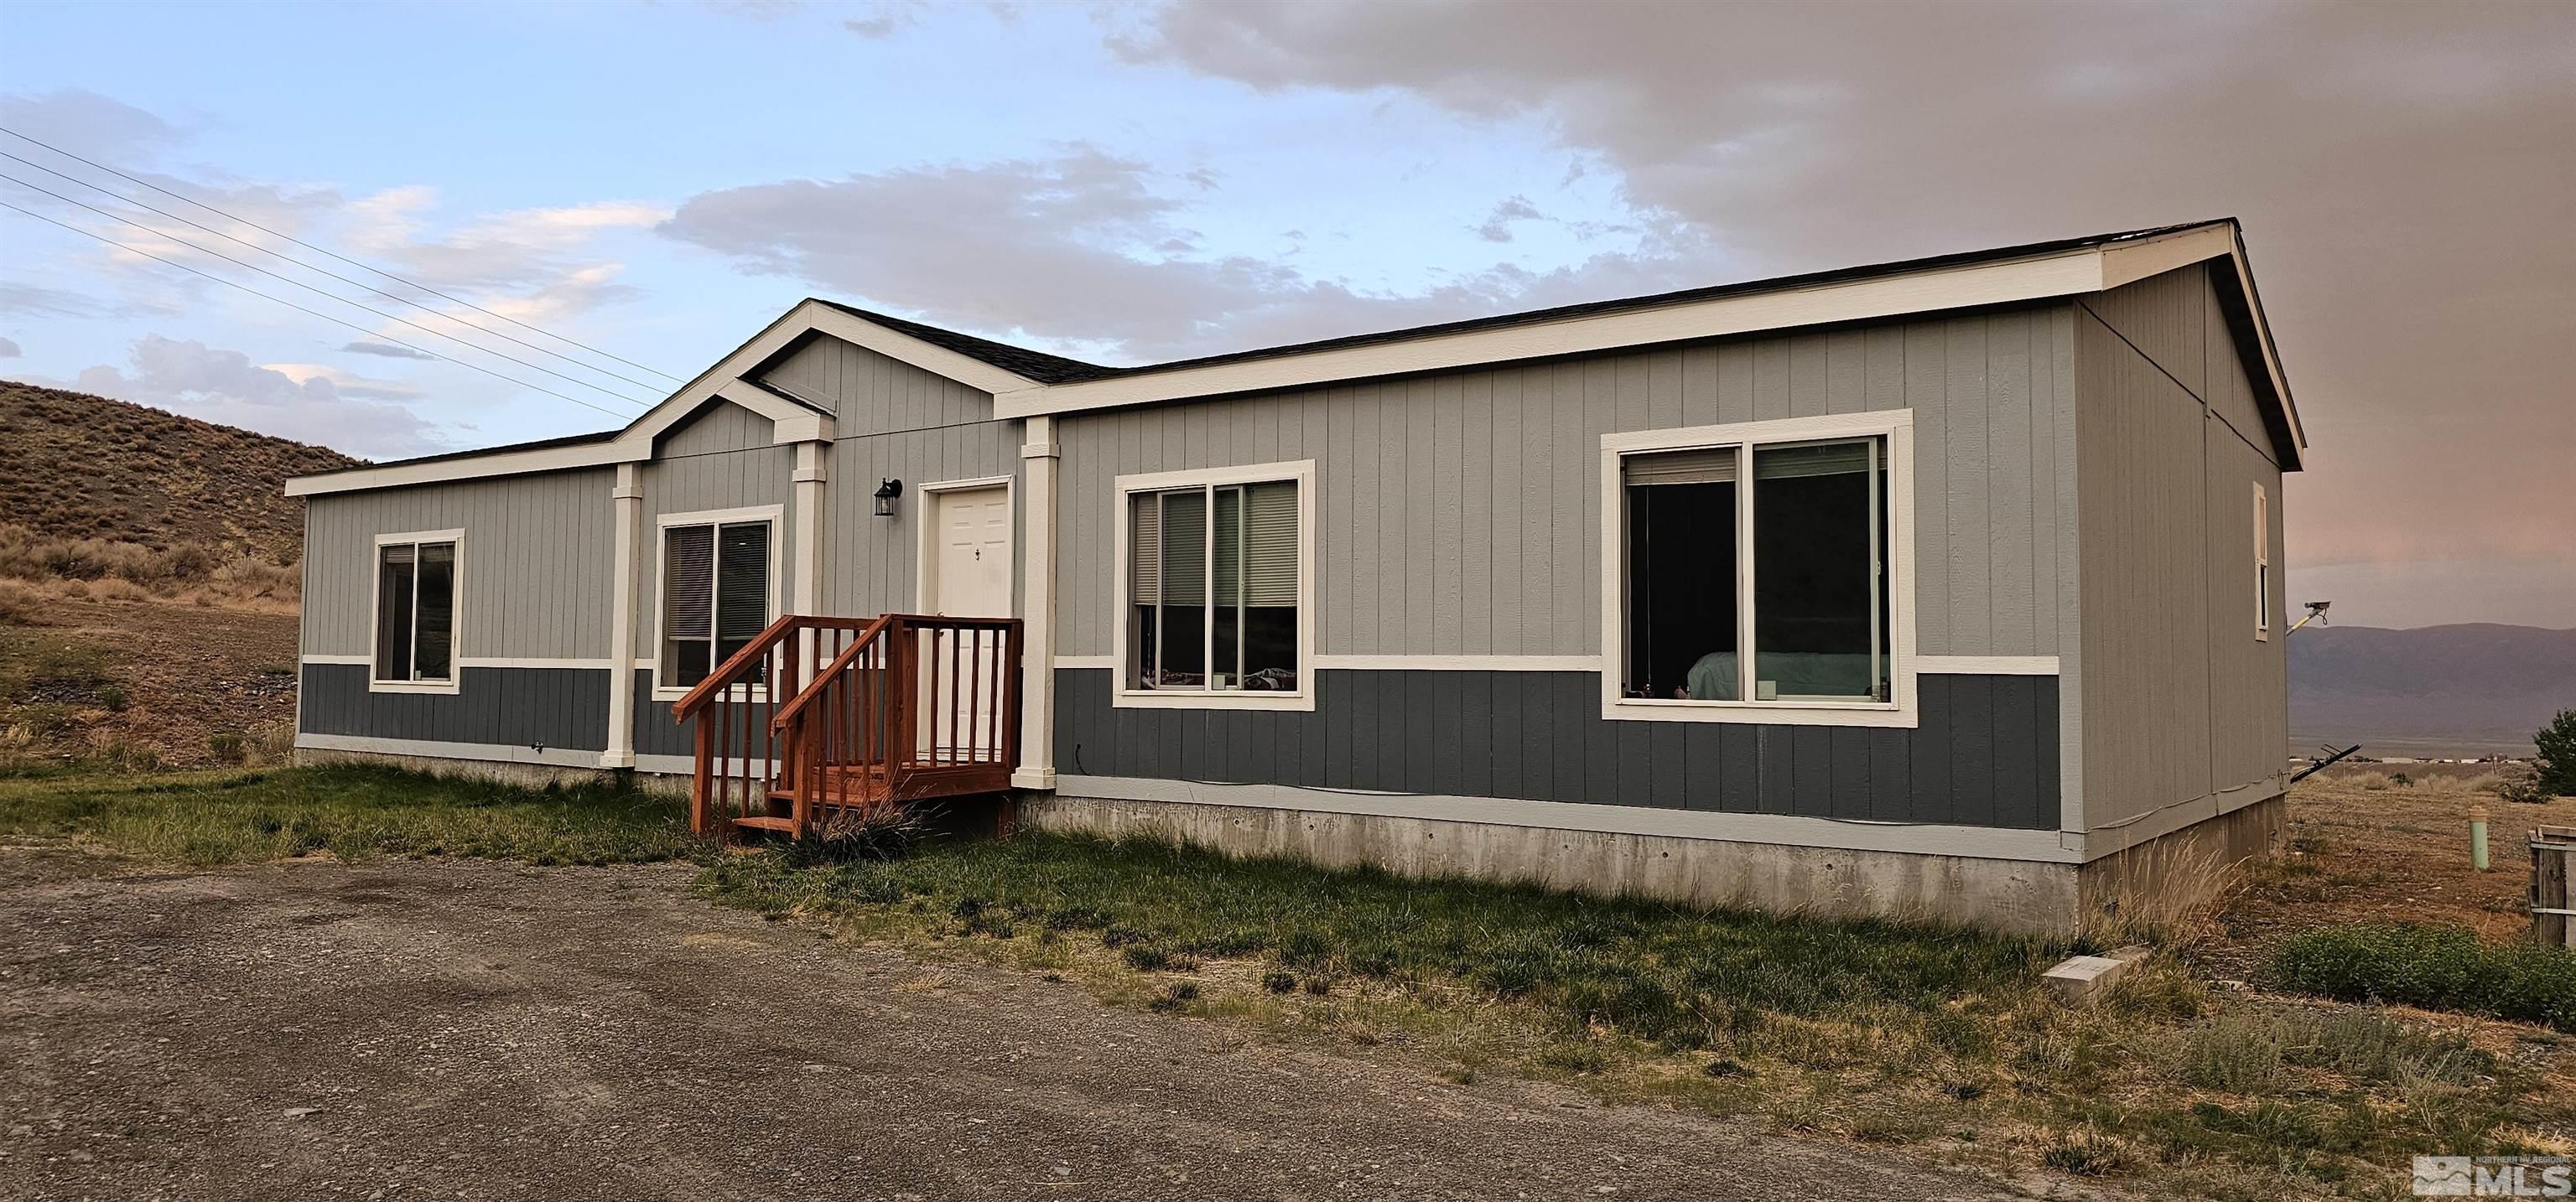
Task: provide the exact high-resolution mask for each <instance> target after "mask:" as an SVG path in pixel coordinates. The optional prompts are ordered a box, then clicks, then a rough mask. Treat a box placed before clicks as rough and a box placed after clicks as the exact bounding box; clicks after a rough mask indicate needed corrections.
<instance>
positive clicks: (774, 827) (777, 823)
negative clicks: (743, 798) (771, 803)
mask: <svg viewBox="0 0 2576 1202" xmlns="http://www.w3.org/2000/svg"><path fill="white" fill-rule="evenodd" d="M733 824H734V825H735V826H747V827H750V828H752V829H753V830H762V831H788V832H791V833H792V832H794V831H795V829H796V820H795V819H793V818H770V817H767V816H764V815H757V814H755V815H746V816H742V817H737V818H735V819H734V820H733Z"/></svg>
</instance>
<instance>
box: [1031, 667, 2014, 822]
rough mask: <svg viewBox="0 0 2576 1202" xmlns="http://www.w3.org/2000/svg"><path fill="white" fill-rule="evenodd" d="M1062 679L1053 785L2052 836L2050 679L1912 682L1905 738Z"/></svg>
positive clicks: (1490, 697) (1499, 677) (1435, 684)
mask: <svg viewBox="0 0 2576 1202" xmlns="http://www.w3.org/2000/svg"><path fill="white" fill-rule="evenodd" d="M1110 676H1111V674H1110V673H1109V672H1108V671H1106V670H1103V669H1095V668H1066V669H1060V670H1058V672H1057V674H1056V682H1057V683H1056V697H1057V705H1058V710H1057V720H1056V738H1055V741H1056V770H1057V771H1059V772H1064V773H1069V774H1074V775H1081V776H1122V777H1145V778H1152V779H1164V780H1192V781H1210V782H1220V783H1235V782H1259V783H1266V784H1287V785H1299V786H1305V787H1310V788H1324V789H1364V790H1369V791H1372V792H1389V793H1428V794H1436V795H1443V796H1459V797H1512V798H1526V799H1531V800H1538V801H1564V802H1582V803H1589V804H1594V805H1633V806H1655V807H1661V808H1665V809H1691V810H1721V811H1733V812H1737V813H1767V814H1794V815H1801V816H1806V817H1815V818H1840V819H1851V820H1855V821H1873V822H1923V823H1942V824H1957V825H1966V826H1991V827H2009V828H2015V829H2024V830H2046V829H2052V828H2054V827H2056V825H2057V816H2058V774H2057V745H2058V744H2057V716H2058V697H2057V680H2056V678H2055V677H2049V676H1950V675H1928V676H1925V677H1923V678H1922V681H1921V686H1922V687H1921V691H1922V713H1923V722H1922V725H1921V726H1920V727H1918V728H1916V729H1913V730H1902V729H1876V730H1873V729H1863V728H1858V727H1827V726H1754V725H1737V724H1725V723H1701V722H1613V721H1608V720H1605V719H1603V718H1602V717H1601V685H1600V678H1599V677H1597V676H1595V675H1593V674H1592V673H1589V672H1405V671H1389V672H1376V671H1365V672H1363V671H1333V670H1327V671H1324V672H1321V673H1318V676H1319V677H1320V680H1319V682H1318V684H1317V688H1318V689H1319V693H1318V695H1317V698H1316V705H1315V709H1314V710H1313V711H1312V712H1281V711H1266V710H1179V709H1120V708H1116V707H1114V706H1112V705H1111V704H1110V687H1109V686H1110Z"/></svg>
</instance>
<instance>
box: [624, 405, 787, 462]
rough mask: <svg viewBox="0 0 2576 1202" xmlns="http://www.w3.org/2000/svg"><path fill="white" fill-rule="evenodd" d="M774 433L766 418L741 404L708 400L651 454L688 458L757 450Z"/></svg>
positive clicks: (668, 432)
mask: <svg viewBox="0 0 2576 1202" xmlns="http://www.w3.org/2000/svg"><path fill="white" fill-rule="evenodd" d="M773 434H774V431H773V429H772V427H771V424H770V421H769V419H768V418H765V417H762V416H761V415H759V414H757V413H754V412H752V411H751V410H749V409H745V408H743V407H742V406H740V405H734V404H728V403H726V402H723V401H709V402H708V403H707V406H706V407H705V408H704V409H701V410H699V411H698V412H697V413H695V414H693V415H691V416H690V418H689V420H687V421H685V422H682V423H681V424H680V425H678V426H677V427H674V428H673V429H671V430H669V431H666V432H665V433H664V434H663V435H662V437H661V439H660V441H659V443H658V445H656V446H655V447H654V448H653V454H654V457H655V458H657V459H689V458H694V457H696V456H699V455H720V454H723V453H725V452H727V451H756V450H759V449H761V448H763V447H767V446H769V445H770V440H771V438H772V437H773Z"/></svg>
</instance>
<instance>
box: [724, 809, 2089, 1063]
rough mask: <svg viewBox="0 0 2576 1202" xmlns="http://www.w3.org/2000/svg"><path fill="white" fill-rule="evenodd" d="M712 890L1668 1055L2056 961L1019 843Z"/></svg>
mask: <svg viewBox="0 0 2576 1202" xmlns="http://www.w3.org/2000/svg"><path fill="white" fill-rule="evenodd" d="M707 888H708V891H709V892H710V893H711V894H712V895H714V896H717V897H720V898H724V899H727V900H731V901H735V902H738V903H742V904H746V905H749V906H752V907H755V908H759V909H764V910H770V911H784V910H803V911H809V912H833V911H837V910H842V909H845V908H847V907H850V906H854V905H866V906H877V905H884V904H886V903H888V902H890V901H897V900H905V899H916V900H918V901H919V902H920V903H921V905H922V906H923V908H925V909H927V910H929V911H931V912H935V913H948V914H954V915H958V916H960V917H965V918H969V919H971V920H973V921H974V922H975V923H978V924H985V925H990V924H994V923H1001V924H1007V925H1008V926H1010V927H1012V928H1014V929H1018V928H1027V929H1031V930H1037V929H1045V930H1052V931H1057V932H1081V933H1085V934H1087V935H1089V936H1090V937H1091V938H1094V939H1097V940H1099V941H1100V942H1101V943H1103V944H1104V945H1107V946H1111V947H1115V948H1118V949H1119V950H1120V952H1121V955H1122V956H1123V958H1124V959H1125V961H1126V962H1127V963H1128V964H1129V965H1131V966H1132V967H1134V968H1137V969H1142V970H1169V969H1172V968H1175V967H1179V966H1186V965H1193V964H1196V963H1197V962H1199V961H1201V960H1217V959H1252V958H1258V959H1263V960H1266V961H1268V962H1269V963H1270V964H1271V965H1274V966H1275V971H1277V972H1280V973H1286V974H1293V975H1294V976H1296V977H1298V978H1307V977H1317V976H1320V977H1326V978H1333V977H1340V978H1357V979H1364V980H1370V981H1377V982H1392V983H1405V982H1419V981H1439V982H1444V983H1449V984H1454V985H1458V986H1463V987H1464V988H1466V989H1468V990H1471V991H1473V992H1475V993H1478V994H1482V995H1487V996H1490V997H1495V998H1502V999H1513V1000H1523V1001H1528V1002H1531V1003H1534V1004H1537V1005H1539V1006H1542V1007H1545V1008H1547V1009H1550V1010H1553V1011H1554V1012H1555V1013H1557V1014H1558V1015H1559V1016H1560V1017H1561V1018H1562V1020H1563V1021H1564V1022H1565V1023H1567V1024H1568V1025H1569V1026H1573V1027H1585V1026H1590V1025H1594V1024H1599V1025H1604V1026H1608V1027H1611V1028H1615V1029H1616V1030H1618V1031H1620V1032H1622V1033H1624V1034H1627V1035H1630V1036H1634V1037H1636V1038H1638V1039H1641V1040H1645V1041H1649V1042H1652V1043H1657V1044H1660V1045H1662V1046H1664V1047H1666V1048H1673V1049H1685V1048H1697V1047H1702V1046H1706V1045H1709V1044H1711V1043H1714V1042H1718V1041H1720V1040H1726V1039H1729V1038H1730V1037H1731V1036H1733V1035H1735V1034H1738V1033H1742V1032H1745V1031H1746V1030H1748V1029H1749V1028H1752V1027H1757V1026H1759V1024H1760V1021H1761V1015H1763V1014H1766V1013H1767V1014H1777V1015H1786V1016H1791V1017H1796V1018H1832V1017H1841V1016H1852V1015H1860V1014H1865V1013H1866V1014H1873V1015H1875V1014H1878V1013H1879V1012H1881V1011H1885V1010H1889V1009H1891V1008H1892V1009H1894V1010H1896V1011H1900V1012H1909V1013H1911V1014H1912V1015H1914V1016H1915V1017H1916V1020H1917V1021H1919V1022H1921V1023H1923V1024H1924V1025H1926V1026H1927V1027H1936V1028H1937V1027H1944V1026H1945V1024H1952V1023H1953V1021H1954V1020H1952V1019H1951V1017H1950V1016H1951V1011H1950V1009H1949V1008H1950V1007H1951V1006H1952V1005H1953V1004H1958V1003H1970V1002H1975V1001H1977V1000H1979V999H1985V1000H1989V1001H1991V1000H1993V999H1998V998H2012V997H2019V996H2022V995H2024V994H2025V993H2026V992H2027V991H2029V990H2031V989H2032V988H2033V982H2034V979H2035V976H2036V974H2037V972H2038V971H2040V970H2041V969H2044V968H2046V967H2047V965H2049V964H2050V963H2052V962H2054V961H2055V960H2056V959H2057V958H2058V957H2059V956H2060V955H2062V954H2063V953H2064V950H2065V949H2064V948H2063V947H2062V946H2060V945H2058V944H2055V943H2052V942H2049V941H2044V940H2031V939H2013V938H2004V937H1999V936H1994V935H1987V934H1981V933H1975V932H1968V931H1961V930H1952V929H1944V928H1938V927H1928V926H1909V925H1904V924H1897V923H1889V922H1875V921H1826V920H1819V919H1802V918H1789V917H1781V916H1777V915H1768V914H1759V913H1752V912H1734V911H1711V910H1698V909H1690V908H1685V907H1678V906H1673V905H1667V904H1662V903H1656V902H1649V901H1639V900H1606V899H1601V898H1595V897H1587V896H1581V895H1576V894H1568V893H1560V892H1553V891H1549V890H1545V889H1540V888H1535V887H1528V886H1515V885H1506V884H1496V883H1490V882H1478V881H1465V880H1433V881H1423V880H1414V879H1408V878H1403V877H1398V876H1394V875H1392V874H1389V873H1385V872H1381V871H1376V870H1372V869H1350V870H1327V869H1321V868H1316V867H1314V866H1312V865H1307V864H1302V863H1298V862H1294V861H1289V860H1281V859H1236V858H1231V857H1227V856H1224V855H1221V854H1219V853H1216V852H1212V851H1208V850H1204V849H1199V848H1191V847H1180V846H1174V845H1171V844H1166V843H1157V842H1148V841H1137V840H1130V841H1126V842H1117V843H1113V842H1108V841H1104V840H1099V839H1090V838H1079V837H1067V836H1059V835H1042V834H1023V835H1021V836H1019V837H1016V838H1013V839H1009V840H1003V841H977V842H947V843H938V844H933V845H929V846H926V847H923V848H922V849H920V850H919V851H917V852H916V853H915V854H913V855H910V856H908V857H904V858H898V859H887V860H860V861H853V862H849V863H844V864H838V865H832V866H826V867H802V868H800V867H798V866H797V865H796V864H795V863H793V862H792V861H791V859H790V858H788V857H772V856H753V857H740V858H734V859H728V860H726V861H723V862H721V863H718V864H716V865H714V866H713V867H712V868H711V869H710V871H709V875H708V882H707Z"/></svg>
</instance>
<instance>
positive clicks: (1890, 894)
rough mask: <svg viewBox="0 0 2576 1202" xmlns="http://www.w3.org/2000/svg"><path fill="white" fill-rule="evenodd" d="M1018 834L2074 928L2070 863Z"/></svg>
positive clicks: (1234, 812)
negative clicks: (1143, 841) (1184, 845)
mask: <svg viewBox="0 0 2576 1202" xmlns="http://www.w3.org/2000/svg"><path fill="white" fill-rule="evenodd" d="M1019 821H1020V823H1021V825H1022V826H1024V827H1027V828H1030V829H1034V830H1046V831H1062V832H1080V833H1086V834H1096V835H1103V836H1108V837H1111V838H1120V837H1127V836H1146V837H1152V838H1157V839H1166V840H1172V841H1176V842H1188V843H1196V844H1200V845H1202V846H1207V847H1213V848H1216V849H1218V850H1221V851H1226V852H1231V853H1234V854H1237V855H1271V856H1287V857H1291V858H1295V859H1302V860H1306V861H1308V862H1311V863H1315V864H1321V865H1324V866H1326V867H1332V868H1345V867H1355V866H1358V865H1362V864H1369V865H1375V866H1377V867H1379V868H1383V869H1386V870H1387V871H1390V872H1396V873H1400V874H1403V875H1407V876H1415V877H1436V876H1466V877H1477V878H1484V879H1491V880H1509V881H1527V882H1531V883H1534V884H1539V885H1544V886H1546V887H1548V888H1552V889H1566V890H1575V891H1580V892H1586V893H1595V894H1601V895H1604V896H1616V895H1630V896H1641V897H1652V898H1661V899H1664V900H1669V901H1676V902H1685V903H1689V904H1693V905H1701V906H1741V907H1746V908H1753V909H1763V910H1775V911H1792V912H1802V913H1810V914H1818V915H1825V916H1831V917H1861V916H1878V917H1887V918H1901V919H1910V920H1926V921H1937V922H1952V923H1960V924H1968V925H1976V926H1985V927H1992V928H1998V929H2002V930H2008V931H2014V932H2023V933H2034V934H2036V933H2063V932H2065V931H2067V930H2070V929H2071V928H2072V924H2073V921H2074V915H2075V899H2076V881H2075V866H2074V865H2072V864H2043V863H2034V862H2031V861H2026V860H1993V859H1980V858H1976V857H1969V856H1938V855H1921V854H1913V853H1903V852H1880V851H1845V850H1840V849H1831V848H1816V847H1797V846H1790V845H1785V844H1777V843H1736V842H1727V841H1723V840H1716V839H1691V838H1679V837H1673V836H1662V835H1631V834H1613V833H1606V832H1597V831H1568V830H1551V829H1546V828H1541V827H1527V826H1505V825H1501V824H1493V823H1479V822H1451V821H1440V820H1432V819H1420V818H1394V817H1386V816H1381V815H1373V814H1331V813H1321V812H1317V811H1312V810H1282V809H1272V808H1267V807H1250V806H1228V805H1209V804H1198V803H1185V802H1160V801H1114V800H1104V799H1099V798H1088V797H1066V796H1060V795H1056V794H1048V793H1030V794H1025V795H1023V796H1022V798H1021V801H1020V812H1019Z"/></svg>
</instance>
